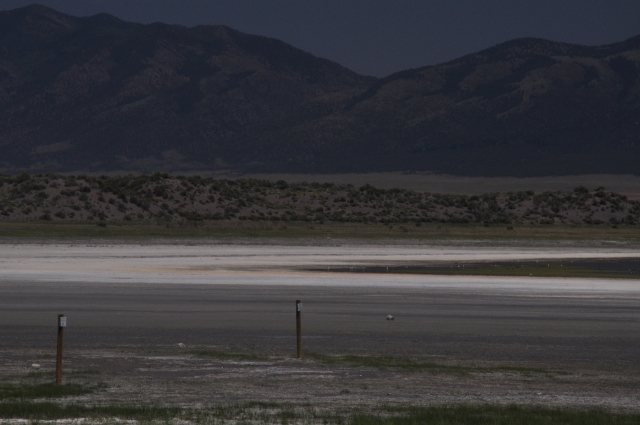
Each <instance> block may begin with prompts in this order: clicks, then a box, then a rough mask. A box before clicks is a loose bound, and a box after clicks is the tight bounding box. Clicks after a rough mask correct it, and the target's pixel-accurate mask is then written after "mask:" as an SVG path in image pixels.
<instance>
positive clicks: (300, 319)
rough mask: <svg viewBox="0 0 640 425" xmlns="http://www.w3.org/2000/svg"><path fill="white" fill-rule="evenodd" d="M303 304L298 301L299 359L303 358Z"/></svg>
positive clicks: (297, 334) (297, 332) (297, 333)
mask: <svg viewBox="0 0 640 425" xmlns="http://www.w3.org/2000/svg"><path fill="white" fill-rule="evenodd" d="M301 312H302V303H301V302H300V300H296V337H297V344H296V348H297V357H298V358H299V359H301V358H302V315H301Z"/></svg>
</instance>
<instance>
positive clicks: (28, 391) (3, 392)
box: [0, 383, 102, 400]
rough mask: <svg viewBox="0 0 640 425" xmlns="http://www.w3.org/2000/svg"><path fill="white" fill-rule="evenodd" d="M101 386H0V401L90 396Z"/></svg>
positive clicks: (51, 384)
mask: <svg viewBox="0 0 640 425" xmlns="http://www.w3.org/2000/svg"><path fill="white" fill-rule="evenodd" d="M100 388H102V385H100V384H98V385H93V386H86V385H80V384H64V385H55V384H53V383H44V384H0V400H5V399H34V398H60V397H68V396H78V395H83V394H90V393H92V392H94V391H96V390H98V389H100Z"/></svg>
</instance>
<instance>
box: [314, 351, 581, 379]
mask: <svg viewBox="0 0 640 425" xmlns="http://www.w3.org/2000/svg"><path fill="white" fill-rule="evenodd" d="M305 355H306V356H307V357H309V358H311V359H313V360H315V361H318V362H321V363H324V364H333V365H335V364H346V365H350V366H356V367H371V368H376V369H400V370H404V371H408V372H431V373H449V374H456V375H466V374H469V373H495V372H507V373H519V374H524V375H527V374H529V375H530V374H544V375H568V374H569V373H568V372H564V371H550V370H546V369H536V368H529V367H517V366H493V367H489V366H458V365H445V364H440V363H433V362H420V361H416V360H413V359H408V358H403V357H379V356H357V355H344V356H327V355H325V354H318V353H306V354H305Z"/></svg>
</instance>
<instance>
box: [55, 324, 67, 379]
mask: <svg viewBox="0 0 640 425" xmlns="http://www.w3.org/2000/svg"><path fill="white" fill-rule="evenodd" d="M66 326H67V318H66V317H64V314H58V349H57V352H56V385H62V337H63V333H64V328H65V327H66Z"/></svg>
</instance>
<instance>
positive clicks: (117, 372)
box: [0, 241, 640, 410]
mask: <svg viewBox="0 0 640 425" xmlns="http://www.w3.org/2000/svg"><path fill="white" fill-rule="evenodd" d="M340 244H342V246H338V245H340ZM340 244H337V243H335V242H334V243H333V245H332V246H329V244H326V243H325V244H323V245H322V246H310V245H309V244H298V245H297V246H293V245H287V244H286V243H282V242H280V243H277V244H271V245H269V244H266V245H265V244H261V245H255V244H254V245H252V244H247V243H246V241H244V242H243V241H241V242H239V243H237V244H220V243H215V244H207V243H205V244H195V245H185V244H177V245H176V244H167V243H149V244H140V243H125V244H110V243H104V242H96V243H75V244H73V243H71V244H65V243H44V244H33V243H15V244H14V243H5V244H1V245H0V292H1V293H2V297H1V298H0V329H2V330H1V331H0V335H1V338H0V339H1V340H2V341H3V343H2V346H1V347H0V364H2V367H1V368H0V378H2V379H3V380H8V381H16V380H23V381H24V380H25V379H30V378H27V377H26V376H27V373H28V372H30V371H33V370H34V369H33V368H32V367H31V364H32V363H34V362H36V363H39V364H41V365H42V368H41V369H40V370H49V371H50V370H52V369H53V363H54V358H53V357H52V354H54V352H55V351H54V350H55V320H56V314H57V313H65V314H66V315H67V316H68V323H69V324H68V328H67V329H66V331H65V349H66V358H65V367H66V368H67V370H80V371H83V370H84V371H86V370H91V371H97V372H99V374H98V375H86V376H84V375H82V374H79V375H70V376H69V377H68V378H67V379H68V380H69V381H74V380H76V381H82V382H98V381H99V382H104V383H106V385H107V387H106V389H104V390H102V391H100V392H98V393H95V394H92V395H89V396H84V397H79V398H78V399H79V400H86V401H90V402H98V401H114V402H120V403H128V402H133V401H140V402H145V403H160V404H183V405H191V406H197V405H199V404H202V403H220V402H224V403H236V402H248V401H256V400H261V401H275V402H292V403H303V402H311V403H313V404H315V405H318V406H329V407H332V408H338V407H341V406H342V407H345V406H347V407H348V406H367V405H369V406H375V405H379V404H383V403H384V404H420V405H425V404H440V403H522V404H544V405H553V406H577V407H593V406H601V407H605V408H609V409H623V410H640V401H639V400H640V385H639V384H638V382H640V360H639V358H638V356H637V353H638V351H639V350H640V332H639V331H640V281H637V280H605V279H540V278H486V277H436V276H399V275H391V274H389V275H386V274H385V275H368V274H353V275H352V274H348V273H347V274H345V273H331V272H328V273H318V272H315V273H312V272H305V271H304V270H303V269H304V268H308V267H309V266H314V267H315V266H322V267H324V266H327V267H329V268H330V267H331V266H336V265H352V266H354V267H357V265H359V264H365V263H366V264H370V263H376V264H397V263H403V262H428V261H439V262H440V261H452V260H455V261H467V260H470V259H473V260H475V261H477V260H482V259H485V260H494V259H500V260H504V259H515V260H517V259H525V258H526V259H536V258H538V259H543V258H544V259H546V258H585V257H588V258H602V257H609V256H610V257H625V256H626V257H633V256H636V257H637V256H639V255H640V254H639V253H638V250H637V249H634V247H633V246H614V247H611V246H580V245H572V246H561V245H558V244H552V245H547V246H537V247H535V246H534V247H531V246H529V247H527V246H524V245H522V244H515V245H511V246H495V245H491V244H477V245H476V246H471V247H465V246H464V245H465V244H464V243H455V244H444V243H442V244H435V245H434V246H426V245H421V246H417V245H416V246H401V245H396V244H394V243H390V244H389V245H388V246H387V245H381V244H355V245H354V244H347V245H344V242H341V243H340ZM295 299H301V300H302V301H303V330H304V349H305V351H306V352H315V353H322V354H328V355H341V354H357V355H362V356H395V357H406V358H412V359H414V360H416V361H419V362H435V363H438V364H443V365H458V366H468V367H472V368H476V367H484V368H486V369H470V370H469V371H468V372H467V373H464V374H457V373H451V372H446V371H445V372H440V373H431V372H429V371H403V370H398V369H383V370H381V369H377V368H372V367H359V366H353V365H349V364H337V365H327V364H323V363H322V362H320V361H317V360H313V359H310V358H306V359H303V360H296V359H293V357H294V354H295V314H294V300H295ZM388 314H391V315H393V316H394V320H393V321H388V320H386V316H387V315H388ZM180 343H181V344H184V347H181V346H178V344H180ZM194 349H215V350H220V351H224V352H236V353H248V354H258V355H262V356H266V357H267V358H266V359H265V360H254V361H238V360H220V359H215V358H214V359H211V358H202V357H198V356H195V355H193V353H191V352H190V351H191V350H194ZM500 367H519V368H535V369H538V371H517V370H509V371H505V370H503V369H499V368H500ZM558 372H561V373H558Z"/></svg>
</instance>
